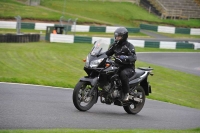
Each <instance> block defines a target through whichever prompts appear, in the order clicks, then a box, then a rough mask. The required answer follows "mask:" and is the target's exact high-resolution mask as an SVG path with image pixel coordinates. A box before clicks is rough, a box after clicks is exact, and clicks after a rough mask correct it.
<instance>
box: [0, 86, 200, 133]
mask: <svg viewBox="0 0 200 133" xmlns="http://www.w3.org/2000/svg"><path fill="white" fill-rule="evenodd" d="M72 92H73V90H71V89H58V88H52V87H43V86H32V85H20V84H7V83H0V101H1V102H0V129H47V128H48V129H49V128H76V129H79V128H81V129H188V128H196V127H200V110H198V109H192V108H188V107H183V106H179V105H174V104H170V103H165V102H160V101H155V100H149V99H147V100H146V103H145V106H144V108H143V109H142V111H141V112H140V113H139V114H137V115H129V114H127V113H126V112H125V111H124V110H123V108H122V107H120V106H115V105H106V104H102V103H100V102H98V103H97V104H95V105H94V106H93V107H92V108H91V109H90V110H89V111H87V112H80V111H78V110H77V109H76V108H75V107H74V105H73V102H72Z"/></svg>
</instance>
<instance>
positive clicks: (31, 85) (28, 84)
mask: <svg viewBox="0 0 200 133" xmlns="http://www.w3.org/2000/svg"><path fill="white" fill-rule="evenodd" d="M0 84H13V85H26V86H38V87H47V88H54V89H65V90H73V88H63V87H54V86H45V85H34V84H22V83H11V82H0Z"/></svg>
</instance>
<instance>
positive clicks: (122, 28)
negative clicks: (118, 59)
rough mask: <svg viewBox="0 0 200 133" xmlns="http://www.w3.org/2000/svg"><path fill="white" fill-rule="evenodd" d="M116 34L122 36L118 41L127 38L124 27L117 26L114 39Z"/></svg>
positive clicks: (123, 40) (126, 31)
mask: <svg viewBox="0 0 200 133" xmlns="http://www.w3.org/2000/svg"><path fill="white" fill-rule="evenodd" d="M117 36H121V37H122V39H121V40H119V41H120V42H125V41H126V40H127V38H128V30H127V29H126V28H125V27H120V28H117V29H116V30H115V32H114V37H115V39H116V37H117Z"/></svg>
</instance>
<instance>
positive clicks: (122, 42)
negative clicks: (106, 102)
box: [106, 27, 137, 102]
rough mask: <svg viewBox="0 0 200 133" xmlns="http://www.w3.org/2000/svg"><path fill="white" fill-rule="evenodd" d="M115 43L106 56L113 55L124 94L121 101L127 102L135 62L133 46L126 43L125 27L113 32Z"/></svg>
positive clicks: (126, 31)
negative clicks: (118, 67)
mask: <svg viewBox="0 0 200 133" xmlns="http://www.w3.org/2000/svg"><path fill="white" fill-rule="evenodd" d="M114 37H115V42H114V44H112V45H111V47H110V48H109V50H108V51H107V52H106V55H107V56H111V55H113V54H115V57H116V58H115V62H116V63H117V64H119V66H120V69H119V77H120V79H121V82H122V90H123V93H124V98H123V101H124V102H126V101H128V100H129V88H130V87H129V78H130V77H132V76H133V75H134V73H135V61H136V60H137V57H136V53H135V48H134V46H133V45H132V44H131V43H129V42H128V41H127V38H128V30H127V29H126V28H125V27H120V28H117V29H116V30H115V32H114Z"/></svg>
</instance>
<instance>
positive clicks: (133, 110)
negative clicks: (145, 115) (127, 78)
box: [123, 86, 145, 114]
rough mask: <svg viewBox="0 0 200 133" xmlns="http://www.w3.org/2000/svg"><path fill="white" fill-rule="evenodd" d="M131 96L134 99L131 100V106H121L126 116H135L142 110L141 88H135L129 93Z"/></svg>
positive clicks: (142, 91)
mask: <svg viewBox="0 0 200 133" xmlns="http://www.w3.org/2000/svg"><path fill="white" fill-rule="evenodd" d="M131 95H132V96H134V99H133V100H131V101H132V104H130V105H128V106H123V108H124V110H125V111H126V112H127V113H128V114H137V113H139V112H140V111H141V110H142V108H143V106H144V103H145V92H144V89H143V88H142V87H141V86H137V87H136V88H135V89H133V90H132V91H131Z"/></svg>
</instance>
